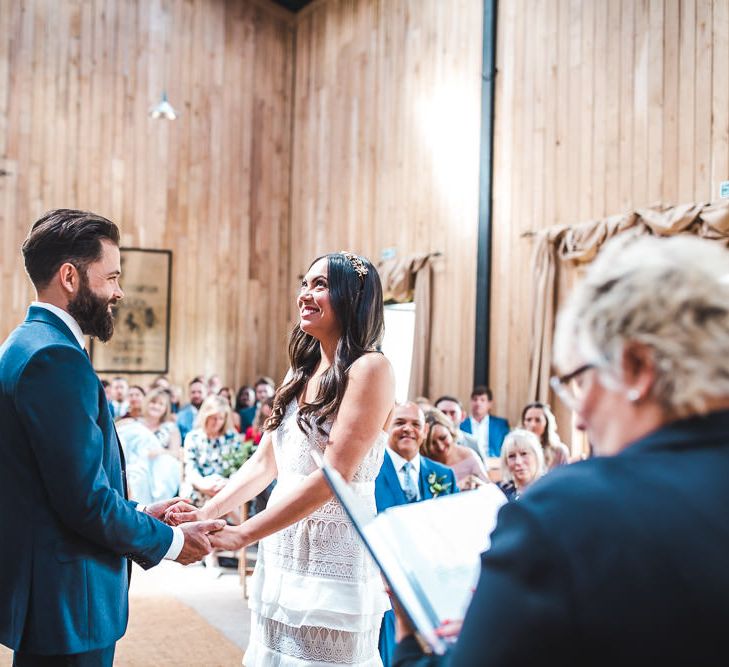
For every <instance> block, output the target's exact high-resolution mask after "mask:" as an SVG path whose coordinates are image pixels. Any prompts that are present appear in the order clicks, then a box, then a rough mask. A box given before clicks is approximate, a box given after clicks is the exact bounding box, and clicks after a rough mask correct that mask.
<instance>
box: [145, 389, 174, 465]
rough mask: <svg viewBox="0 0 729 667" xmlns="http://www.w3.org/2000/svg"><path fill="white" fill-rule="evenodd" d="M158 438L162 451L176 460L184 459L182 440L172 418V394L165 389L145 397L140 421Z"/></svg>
mask: <svg viewBox="0 0 729 667" xmlns="http://www.w3.org/2000/svg"><path fill="white" fill-rule="evenodd" d="M140 421H141V422H142V424H144V425H145V426H146V427H147V428H148V429H149V430H150V431H152V433H153V434H154V437H155V438H157V441H158V442H159V446H160V450H159V452H158V454H161V453H166V454H169V455H170V456H172V457H173V458H175V459H182V440H181V438H180V432H179V430H178V429H177V427H176V425H175V421H174V419H173V418H172V411H171V408H170V394H169V392H168V391H166V390H164V389H152V390H151V391H150V392H149V393H148V394H147V395H146V396H145V397H144V403H143V406H142V418H141V420H140Z"/></svg>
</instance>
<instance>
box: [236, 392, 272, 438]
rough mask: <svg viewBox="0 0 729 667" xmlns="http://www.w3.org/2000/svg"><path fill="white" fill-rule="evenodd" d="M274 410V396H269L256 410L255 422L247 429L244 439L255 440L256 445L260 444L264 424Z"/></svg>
mask: <svg viewBox="0 0 729 667" xmlns="http://www.w3.org/2000/svg"><path fill="white" fill-rule="evenodd" d="M271 412H273V398H267V399H266V400H265V401H263V403H261V405H260V406H259V408H258V410H256V416H255V419H254V420H253V424H252V425H251V426H249V427H248V428H247V429H246V434H245V437H244V438H243V439H244V440H253V444H254V445H256V446H257V445H258V443H260V442H261V438H262V437H263V431H264V428H263V427H264V424H265V423H266V420H267V419H268V418H269V417H270V416H271Z"/></svg>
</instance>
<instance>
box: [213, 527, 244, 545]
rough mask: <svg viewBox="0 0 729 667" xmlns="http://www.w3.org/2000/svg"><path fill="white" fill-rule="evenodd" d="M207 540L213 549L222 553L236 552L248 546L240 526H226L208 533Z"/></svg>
mask: <svg viewBox="0 0 729 667" xmlns="http://www.w3.org/2000/svg"><path fill="white" fill-rule="evenodd" d="M208 539H209V540H210V544H211V545H212V546H213V549H222V550H224V551H237V550H238V549H242V548H243V547H245V546H247V545H248V544H249V540H248V539H247V537H246V535H245V534H244V533H243V531H242V527H241V526H226V527H225V528H223V529H222V530H218V531H216V532H214V533H210V534H209V535H208Z"/></svg>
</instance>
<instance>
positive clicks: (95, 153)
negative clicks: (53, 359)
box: [0, 0, 294, 384]
mask: <svg viewBox="0 0 729 667" xmlns="http://www.w3.org/2000/svg"><path fill="white" fill-rule="evenodd" d="M293 33H294V26H293V18H292V15H291V14H289V13H288V12H284V11H283V10H279V9H278V8H276V7H275V6H273V5H270V4H268V3H266V2H265V1H263V0H260V1H257V2H253V1H252V0H248V1H246V2H227V1H226V0H63V1H62V2H59V1H57V0H0V169H3V170H4V171H6V172H8V174H7V175H4V176H0V228H1V229H2V249H1V250H0V253H1V255H0V271H1V279H2V283H1V284H2V289H0V339H2V338H4V337H5V336H6V335H7V333H8V332H9V331H10V330H11V329H12V328H13V327H14V326H15V325H16V324H17V323H18V322H19V321H20V320H21V319H22V318H23V317H24V313H25V308H26V305H27V302H28V300H29V299H30V298H31V290H30V284H29V281H28V280H27V278H26V276H25V274H24V272H23V270H22V263H21V260H20V253H19V247H20V244H21V242H22V240H23V238H24V237H25V235H26V233H27V230H28V229H29V226H30V224H31V223H32V222H33V221H34V220H35V219H36V218H37V217H38V216H39V215H40V214H41V213H42V212H43V211H45V210H47V209H50V208H57V207H72V208H83V209H90V210H93V211H96V212H99V213H101V214H103V215H106V216H108V217H110V218H111V219H113V220H115V221H116V222H117V223H118V224H119V225H120V227H121V229H122V235H123V245H126V246H136V247H144V248H167V249H171V250H172V251H173V254H174V259H173V266H174V277H173V311H172V345H171V373H170V374H171V377H172V379H173V380H174V381H176V382H178V383H183V382H186V381H187V380H188V378H190V377H192V376H193V375H195V374H198V373H213V372H217V373H219V374H220V375H221V378H222V379H223V381H224V382H226V383H231V384H238V383H240V382H242V381H243V380H250V379H251V378H254V377H255V376H256V375H258V374H261V373H266V374H271V375H281V374H282V373H283V371H284V360H283V358H282V355H281V350H282V348H283V346H284V341H285V337H286V335H285V331H286V326H287V324H286V322H287V318H288V302H287V301H286V302H285V301H283V300H282V297H283V296H284V295H285V296H286V298H288V293H289V290H288V287H287V286H288V284H289V278H288V274H289V262H288V233H287V230H288V220H289V175H290V153H289V148H290V135H291V108H292V98H291V83H292V81H293ZM163 88H166V89H167V91H168V93H169V98H170V101H171V102H172V104H173V105H174V106H175V107H177V108H178V109H179V110H180V111H181V116H180V118H179V119H178V120H176V121H174V122H169V121H163V120H152V119H150V118H148V116H147V111H148V109H149V107H150V106H152V105H153V104H154V103H156V102H157V101H158V100H159V99H160V95H161V92H162V89H163ZM145 379H146V378H145Z"/></svg>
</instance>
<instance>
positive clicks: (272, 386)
mask: <svg viewBox="0 0 729 667" xmlns="http://www.w3.org/2000/svg"><path fill="white" fill-rule="evenodd" d="M254 387H255V393H256V402H255V403H254V404H253V405H250V406H249V407H247V408H245V409H243V410H241V413H240V420H241V425H240V427H241V429H242V430H243V431H244V432H245V431H246V429H247V428H248V427H249V426H251V425H252V424H253V420H254V419H255V418H256V410H258V408H259V407H261V403H263V401H265V400H266V399H267V398H273V395H274V393H275V392H276V383H275V382H274V381H273V380H272V379H271V378H270V377H266V376H265V375H264V376H263V377H260V378H258V380H256V384H255V385H254Z"/></svg>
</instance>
